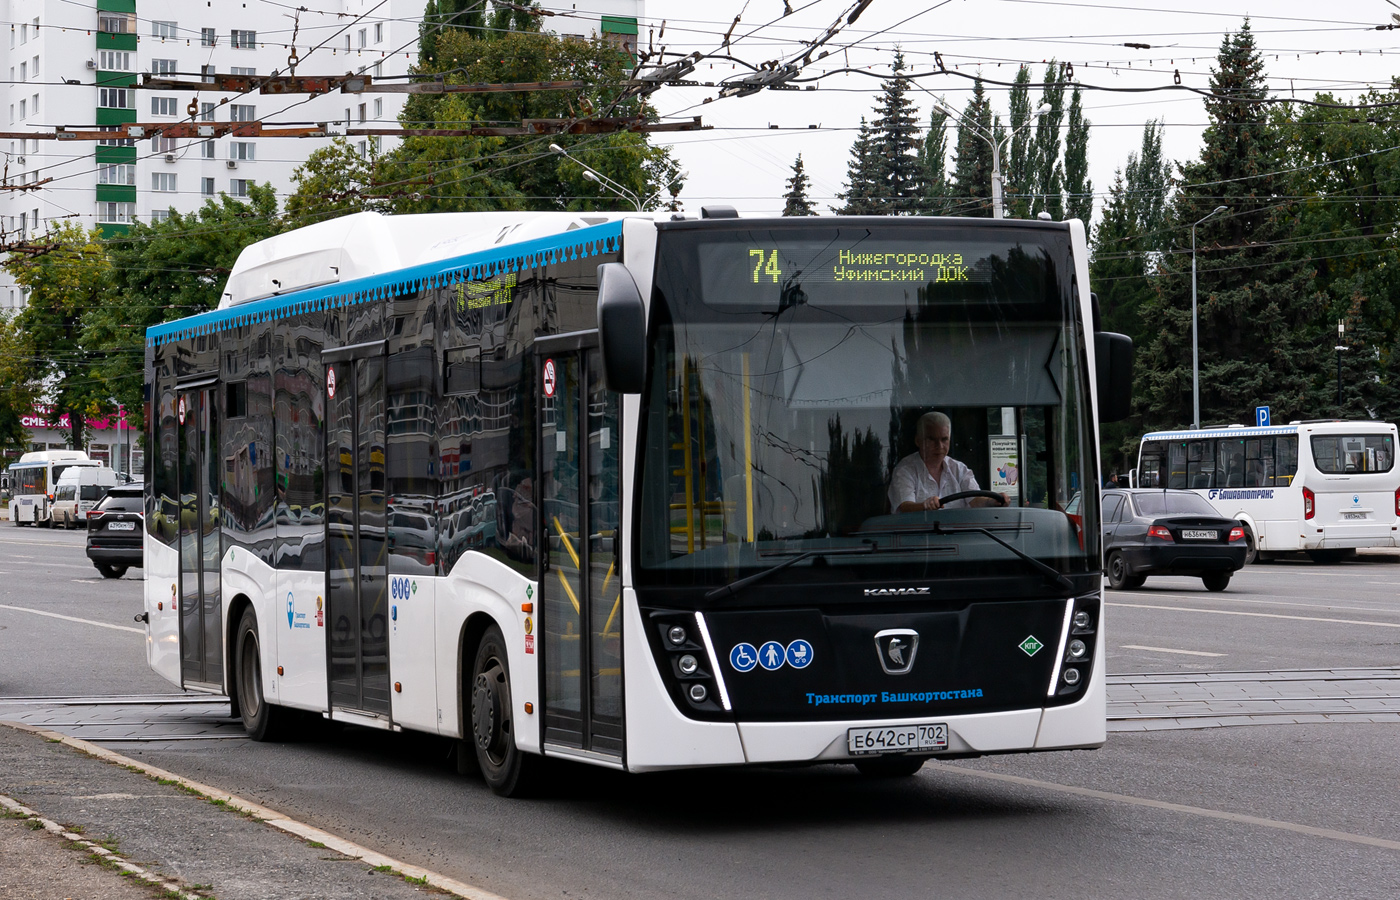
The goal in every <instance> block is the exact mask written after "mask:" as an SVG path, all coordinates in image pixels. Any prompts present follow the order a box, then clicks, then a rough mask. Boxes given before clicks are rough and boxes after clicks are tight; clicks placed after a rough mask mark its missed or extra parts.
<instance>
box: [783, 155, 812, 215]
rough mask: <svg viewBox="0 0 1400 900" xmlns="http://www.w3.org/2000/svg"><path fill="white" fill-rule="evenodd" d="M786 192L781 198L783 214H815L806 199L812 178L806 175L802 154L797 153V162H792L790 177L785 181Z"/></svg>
mask: <svg viewBox="0 0 1400 900" xmlns="http://www.w3.org/2000/svg"><path fill="white" fill-rule="evenodd" d="M787 186H788V192H787V194H786V195H784V197H783V199H784V200H785V201H786V203H785V204H784V205H783V215H785V216H815V215H816V214H817V211H816V210H815V209H813V208H812V202H811V201H810V200H808V199H807V189H808V188H810V187H811V186H812V179H811V178H810V177H808V175H807V170H806V168H805V167H804V166H803V164H802V154H801V153H799V154H797V162H795V163H793V164H792V177H791V178H789V179H788V182H787Z"/></svg>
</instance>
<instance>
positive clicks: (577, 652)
mask: <svg viewBox="0 0 1400 900" xmlns="http://www.w3.org/2000/svg"><path fill="white" fill-rule="evenodd" d="M545 346H548V345H545ZM537 371H538V373H539V376H540V385H541V402H540V404H539V410H540V412H539V430H538V436H539V446H540V457H541V460H540V462H541V465H540V472H541V473H542V481H543V488H544V489H543V491H542V493H541V497H542V500H543V502H542V504H541V518H542V522H541V527H542V529H543V540H542V541H541V546H542V547H543V548H544V553H543V573H542V575H541V584H540V598H541V601H542V603H541V606H542V608H541V611H540V631H541V632H542V634H543V635H544V646H543V648H542V652H543V661H542V662H543V668H544V713H545V719H544V722H545V733H544V741H545V743H546V744H547V745H553V746H555V747H560V748H568V749H574V750H584V751H588V752H590V753H597V754H604V755H607V756H619V757H620V756H621V755H622V740H623V733H622V609H621V605H622V590H621V577H620V573H619V571H618V566H619V564H620V561H619V560H618V557H617V548H618V541H617V528H618V523H619V521H620V519H621V500H620V492H619V467H618V450H619V444H620V442H619V433H618V429H619V423H620V414H619V398H618V395H617V394H615V393H612V392H610V391H608V390H606V389H604V387H603V381H602V367H601V364H600V359H599V354H598V351H597V350H596V349H583V350H570V351H565V352H549V351H547V350H546V351H542V352H541V353H540V354H539V366H538V369H537Z"/></svg>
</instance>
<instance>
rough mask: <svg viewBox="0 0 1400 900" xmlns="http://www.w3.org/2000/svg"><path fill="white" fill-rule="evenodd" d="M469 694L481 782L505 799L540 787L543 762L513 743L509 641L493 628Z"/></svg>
mask: <svg viewBox="0 0 1400 900" xmlns="http://www.w3.org/2000/svg"><path fill="white" fill-rule="evenodd" d="M468 691H469V694H468V700H469V707H470V714H471V715H470V721H471V744H472V746H473V747H475V748H476V761H477V765H478V766H480V768H481V776H482V778H484V779H485V781H486V784H487V786H488V787H490V788H491V790H492V791H493V792H495V793H497V794H499V795H501V796H502V797H520V796H525V795H527V794H529V793H530V792H531V791H533V790H534V789H535V788H536V787H537V786H538V782H539V767H540V764H541V762H542V760H540V759H539V758H537V757H535V756H532V755H530V754H527V753H525V752H523V751H522V750H521V749H520V748H519V747H517V746H516V744H515V715H514V706H512V703H511V693H510V666H509V664H508V661H507V656H506V642H505V638H504V637H503V636H502V634H501V629H500V628H498V627H496V626H495V625H492V626H491V627H490V628H488V629H486V633H485V634H484V635H482V637H481V643H480V644H478V645H477V648H476V660H475V662H473V664H472V680H471V684H470V685H468Z"/></svg>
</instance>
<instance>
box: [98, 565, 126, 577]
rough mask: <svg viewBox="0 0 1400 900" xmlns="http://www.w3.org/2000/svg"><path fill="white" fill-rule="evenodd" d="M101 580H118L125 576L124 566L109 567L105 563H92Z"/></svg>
mask: <svg viewBox="0 0 1400 900" xmlns="http://www.w3.org/2000/svg"><path fill="white" fill-rule="evenodd" d="M93 565H95V566H97V571H99V572H101V573H102V577H103V578H120V577H122V576H123V575H125V574H126V569H127V567H126V566H109V565H107V564H106V563H93Z"/></svg>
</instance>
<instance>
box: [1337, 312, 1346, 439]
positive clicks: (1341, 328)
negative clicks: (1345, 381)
mask: <svg viewBox="0 0 1400 900" xmlns="http://www.w3.org/2000/svg"><path fill="white" fill-rule="evenodd" d="M1346 330H1347V327H1346V319H1338V320H1337V415H1338V416H1340V415H1341V414H1342V351H1343V350H1345V349H1346V347H1345V346H1344V345H1343V344H1342V335H1343V334H1345V333H1346Z"/></svg>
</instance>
